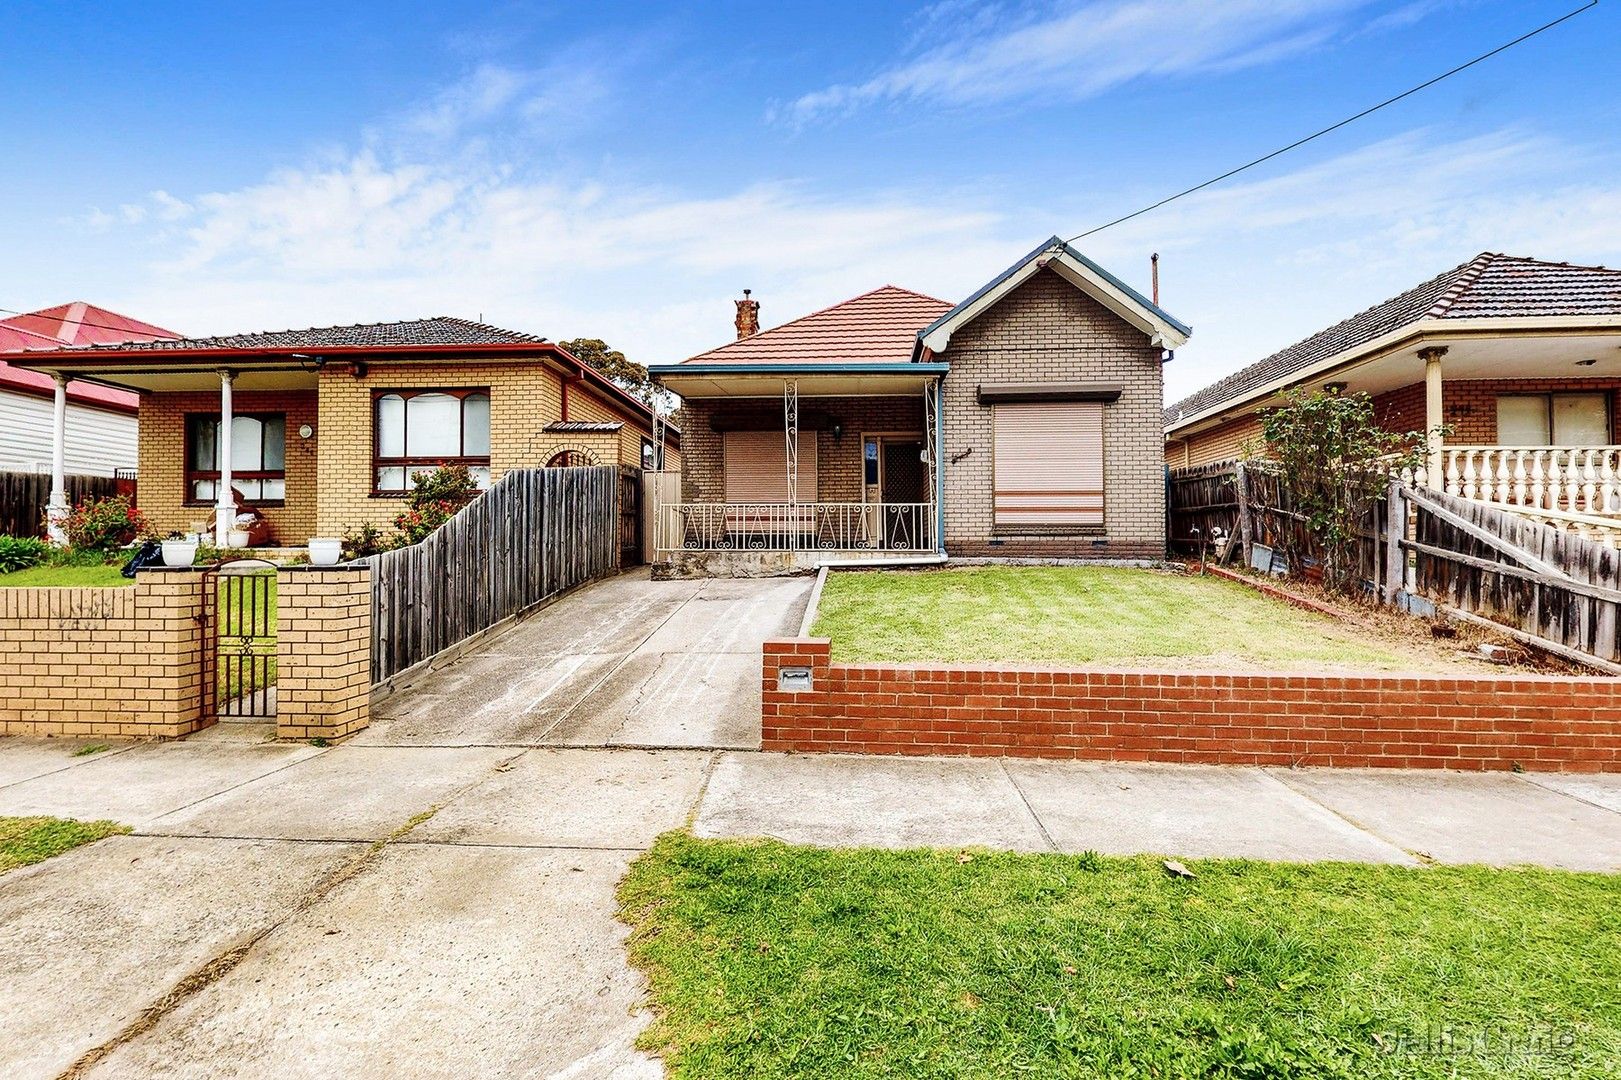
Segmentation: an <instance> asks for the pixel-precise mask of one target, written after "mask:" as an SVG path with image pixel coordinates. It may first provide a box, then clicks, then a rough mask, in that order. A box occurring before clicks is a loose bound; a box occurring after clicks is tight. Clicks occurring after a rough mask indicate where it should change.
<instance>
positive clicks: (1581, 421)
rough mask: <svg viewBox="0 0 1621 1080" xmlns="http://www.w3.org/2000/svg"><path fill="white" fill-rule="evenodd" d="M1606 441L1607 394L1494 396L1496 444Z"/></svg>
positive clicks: (1594, 443) (1603, 443)
mask: <svg viewBox="0 0 1621 1080" xmlns="http://www.w3.org/2000/svg"><path fill="white" fill-rule="evenodd" d="M1609 443H1610V395H1609V394H1606V393H1602V392H1600V393H1596V394H1503V395H1500V396H1499V397H1498V399H1497V444H1498V445H1499V446H1608V445H1609Z"/></svg>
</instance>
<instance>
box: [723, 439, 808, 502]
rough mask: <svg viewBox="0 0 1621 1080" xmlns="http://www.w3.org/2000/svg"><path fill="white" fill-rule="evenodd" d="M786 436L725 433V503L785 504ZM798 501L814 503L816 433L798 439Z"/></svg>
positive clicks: (786, 497) (786, 491)
mask: <svg viewBox="0 0 1621 1080" xmlns="http://www.w3.org/2000/svg"><path fill="white" fill-rule="evenodd" d="M785 439H786V436H785V435H784V434H783V433H782V432H780V431H728V432H727V433H726V501H727V502H729V503H785V502H787V501H788V461H787V456H788V455H787V444H786V442H785ZM799 501H800V502H802V503H811V502H815V501H816V433H815V432H814V431H805V432H801V433H800V436H799Z"/></svg>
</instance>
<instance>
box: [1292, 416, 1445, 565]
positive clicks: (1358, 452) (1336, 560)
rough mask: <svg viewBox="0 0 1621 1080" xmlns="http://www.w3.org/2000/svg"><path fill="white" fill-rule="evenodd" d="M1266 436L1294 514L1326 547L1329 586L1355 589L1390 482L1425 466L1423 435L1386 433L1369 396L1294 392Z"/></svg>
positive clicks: (1411, 432) (1324, 547)
mask: <svg viewBox="0 0 1621 1080" xmlns="http://www.w3.org/2000/svg"><path fill="white" fill-rule="evenodd" d="M1261 436H1262V438H1263V439H1265V441H1266V456H1267V458H1269V459H1270V464H1271V467H1272V468H1274V469H1276V470H1277V471H1278V472H1279V473H1280V474H1281V476H1282V477H1283V480H1284V485H1285V487H1286V488H1287V489H1288V490H1289V492H1290V494H1291V495H1292V496H1293V499H1294V510H1295V512H1296V513H1298V514H1300V515H1301V516H1302V518H1303V519H1304V521H1305V524H1306V528H1307V529H1308V530H1309V531H1310V533H1311V535H1312V538H1313V539H1314V540H1316V541H1317V543H1318V544H1319V545H1320V546H1321V548H1322V553H1323V585H1324V587H1325V588H1327V589H1329V590H1330V591H1331V592H1338V593H1350V592H1353V591H1355V590H1356V589H1357V587H1358V585H1359V581H1358V577H1359V575H1358V572H1357V546H1358V543H1359V540H1360V536H1359V533H1360V532H1361V531H1362V530H1363V529H1364V528H1366V526H1367V523H1368V521H1369V519H1370V516H1371V513H1372V510H1373V507H1374V504H1375V503H1376V502H1377V501H1378V500H1379V497H1380V496H1381V495H1383V494H1384V492H1385V490H1386V488H1387V487H1388V486H1389V484H1390V480H1391V478H1392V477H1394V476H1396V475H1398V474H1400V473H1401V472H1403V471H1406V470H1409V469H1414V468H1417V467H1418V466H1419V465H1420V464H1421V463H1422V462H1423V458H1424V433H1423V432H1419V431H1408V432H1401V433H1397V432H1392V431H1386V430H1385V429H1384V428H1382V427H1380V426H1379V422H1378V420H1377V418H1376V417H1375V415H1374V409H1373V399H1372V398H1371V397H1369V396H1368V395H1367V394H1361V393H1358V394H1342V393H1340V392H1338V391H1334V390H1325V391H1320V392H1317V393H1310V394H1308V393H1306V392H1305V391H1304V390H1300V389H1295V390H1290V391H1288V392H1287V393H1286V394H1285V395H1284V404H1283V405H1282V406H1280V407H1279V408H1276V409H1273V410H1270V411H1268V412H1266V413H1264V414H1263V415H1262V417H1261Z"/></svg>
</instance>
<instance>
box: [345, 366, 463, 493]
mask: <svg viewBox="0 0 1621 1080" xmlns="http://www.w3.org/2000/svg"><path fill="white" fill-rule="evenodd" d="M372 431H373V451H374V452H373V461H372V476H373V481H372V483H373V490H374V491H375V492H376V493H377V494H380V495H402V494H404V493H406V492H408V491H410V490H411V487H412V485H413V483H414V479H415V477H416V476H417V475H419V474H421V473H425V472H432V471H433V470H434V469H437V468H439V467H440V466H441V465H465V466H467V471H468V472H470V473H471V474H472V476H473V479H474V481H476V482H477V484H478V486H479V487H481V488H483V487H489V484H490V392H489V390H488V389H483V388H480V389H475V390H389V391H384V392H379V393H378V394H376V395H375V396H374V398H373V402H372Z"/></svg>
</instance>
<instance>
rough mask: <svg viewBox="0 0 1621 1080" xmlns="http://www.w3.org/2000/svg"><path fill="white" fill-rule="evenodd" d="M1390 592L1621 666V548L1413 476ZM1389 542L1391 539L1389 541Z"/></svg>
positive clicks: (1393, 499) (1397, 530) (1396, 598)
mask: <svg viewBox="0 0 1621 1080" xmlns="http://www.w3.org/2000/svg"><path fill="white" fill-rule="evenodd" d="M1388 501H1389V502H1390V503H1392V504H1394V505H1395V507H1396V513H1395V515H1394V516H1393V519H1392V520H1391V523H1390V524H1389V525H1388V526H1387V529H1388V531H1389V536H1390V539H1391V540H1394V541H1396V543H1397V545H1398V547H1397V550H1398V551H1399V552H1400V554H1399V555H1396V556H1395V557H1394V558H1388V557H1387V569H1386V572H1385V575H1384V578H1385V590H1384V591H1385V594H1386V597H1387V599H1388V600H1389V601H1390V602H1392V603H1401V602H1402V594H1403V593H1416V594H1417V595H1420V596H1423V597H1425V598H1427V599H1429V600H1431V601H1432V602H1433V603H1434V604H1435V605H1436V607H1437V609H1438V610H1439V611H1441V612H1442V613H1443V614H1446V615H1451V616H1453V617H1456V618H1460V619H1463V620H1465V621H1467V622H1475V623H1483V624H1487V625H1490V626H1492V627H1495V628H1498V629H1502V630H1504V631H1506V632H1507V633H1508V634H1509V635H1510V636H1512V637H1515V638H1517V639H1519V640H1521V641H1525V642H1527V643H1528V644H1532V645H1536V646H1538V647H1540V648H1543V649H1546V650H1548V651H1549V652H1553V653H1556V654H1558V655H1561V656H1565V657H1567V658H1569V659H1572V660H1577V661H1580V662H1582V663H1585V664H1590V665H1593V666H1596V667H1600V668H1604V669H1606V670H1609V671H1613V672H1617V673H1621V663H1618V661H1621V629H1618V627H1621V619H1618V614H1621V555H1618V553H1617V552H1616V550H1615V549H1614V548H1612V547H1609V546H1607V545H1605V544H1601V543H1597V542H1595V541H1592V540H1587V539H1583V538H1582V537H1580V536H1576V535H1574V534H1572V533H1569V532H1565V531H1563V530H1561V529H1557V528H1553V527H1551V526H1548V525H1543V524H1540V523H1538V522H1535V521H1532V520H1530V519H1529V518H1527V517H1524V516H1522V515H1520V514H1517V513H1515V512H1513V511H1512V510H1505V509H1500V508H1498V507H1494V506H1491V505H1489V504H1486V503H1482V502H1476V501H1474V500H1471V499H1462V498H1459V497H1457V496H1455V495H1448V494H1446V493H1444V492H1440V491H1435V490H1432V489H1430V488H1415V487H1410V486H1407V485H1404V484H1397V485H1393V486H1392V489H1391V494H1390V496H1389V500H1388ZM1387 551H1388V545H1387Z"/></svg>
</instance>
